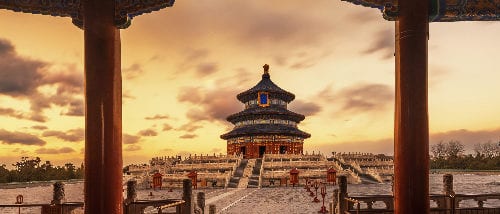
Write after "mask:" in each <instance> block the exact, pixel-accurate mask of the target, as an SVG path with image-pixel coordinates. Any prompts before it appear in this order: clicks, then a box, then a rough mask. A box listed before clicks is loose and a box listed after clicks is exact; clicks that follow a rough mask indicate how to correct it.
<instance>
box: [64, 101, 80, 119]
mask: <svg viewBox="0 0 500 214" xmlns="http://www.w3.org/2000/svg"><path fill="white" fill-rule="evenodd" d="M84 111H85V106H84V103H83V100H80V99H75V100H72V101H70V102H69V103H68V109H67V111H65V112H62V113H61V114H62V115H67V116H85V112H84Z"/></svg>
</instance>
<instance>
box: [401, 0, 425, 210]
mask: <svg viewBox="0 0 500 214" xmlns="http://www.w3.org/2000/svg"><path fill="white" fill-rule="evenodd" d="M399 9H400V11H399V17H398V21H396V106H395V121H394V140H395V142H394V172H395V175H394V179H395V180H394V209H395V213H398V214H411V213H415V214H425V213H429V120H428V108H427V40H428V35H429V22H428V17H429V15H428V2H427V1H421V0H400V1H399Z"/></svg>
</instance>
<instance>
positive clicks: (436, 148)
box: [431, 141, 446, 158]
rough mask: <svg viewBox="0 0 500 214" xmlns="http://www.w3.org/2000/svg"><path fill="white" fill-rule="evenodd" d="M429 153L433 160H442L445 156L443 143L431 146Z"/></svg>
mask: <svg viewBox="0 0 500 214" xmlns="http://www.w3.org/2000/svg"><path fill="white" fill-rule="evenodd" d="M431 152H432V154H433V156H434V158H444V157H445V156H446V145H445V144H444V143H443V141H439V143H437V144H434V145H432V146H431Z"/></svg>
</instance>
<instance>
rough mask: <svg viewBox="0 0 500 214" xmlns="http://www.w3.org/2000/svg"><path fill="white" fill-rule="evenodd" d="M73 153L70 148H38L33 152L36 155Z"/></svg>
mask: <svg viewBox="0 0 500 214" xmlns="http://www.w3.org/2000/svg"><path fill="white" fill-rule="evenodd" d="M72 152H75V150H74V149H72V148H70V147H62V148H59V149H51V148H39V149H37V150H35V153H37V154H65V153H72Z"/></svg>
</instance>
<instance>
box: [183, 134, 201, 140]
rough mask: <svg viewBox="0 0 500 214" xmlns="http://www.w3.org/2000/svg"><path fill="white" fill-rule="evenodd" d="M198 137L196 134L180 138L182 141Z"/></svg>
mask: <svg viewBox="0 0 500 214" xmlns="http://www.w3.org/2000/svg"><path fill="white" fill-rule="evenodd" d="M196 137H198V135H195V134H184V135H181V136H179V138H182V139H193V138H196Z"/></svg>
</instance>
